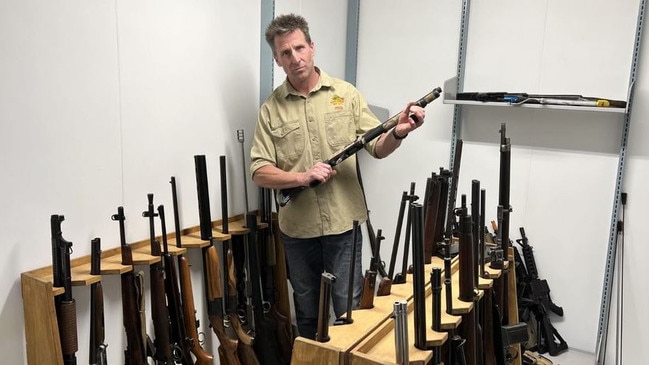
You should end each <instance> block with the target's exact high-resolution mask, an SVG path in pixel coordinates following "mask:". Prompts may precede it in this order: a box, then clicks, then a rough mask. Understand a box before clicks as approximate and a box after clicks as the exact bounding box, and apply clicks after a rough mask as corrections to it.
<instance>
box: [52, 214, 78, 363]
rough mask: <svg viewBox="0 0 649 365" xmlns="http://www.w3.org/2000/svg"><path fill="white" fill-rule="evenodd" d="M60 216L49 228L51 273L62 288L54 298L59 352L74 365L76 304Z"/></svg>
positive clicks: (68, 244) (53, 219)
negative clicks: (59, 342) (59, 293)
mask: <svg viewBox="0 0 649 365" xmlns="http://www.w3.org/2000/svg"><path fill="white" fill-rule="evenodd" d="M63 220H65V217H63V216H62V215H57V214H55V215H52V216H51V219H50V228H51V231H52V272H53V275H54V286H55V287H59V288H63V289H65V291H64V292H63V294H61V295H57V296H56V297H54V305H55V308H56V318H57V321H58V323H59V336H60V339H61V352H62V354H63V363H64V364H65V365H76V363H77V357H76V355H75V353H76V352H77V350H78V349H79V346H78V342H77V304H76V302H75V300H74V298H73V297H72V274H71V272H70V254H71V252H72V242H70V241H67V240H65V239H64V238H63V234H62V232H61V222H63Z"/></svg>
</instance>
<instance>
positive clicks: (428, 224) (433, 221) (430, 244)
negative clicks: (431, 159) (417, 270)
mask: <svg viewBox="0 0 649 365" xmlns="http://www.w3.org/2000/svg"><path fill="white" fill-rule="evenodd" d="M426 186H427V189H426V190H427V191H428V194H426V196H425V198H424V209H425V212H426V213H425V216H424V220H425V223H424V263H425V264H430V263H431V260H432V257H433V255H434V254H435V251H436V246H437V245H436V243H437V242H436V241H435V231H436V225H437V223H438V222H439V219H438V215H439V213H440V202H441V197H442V196H441V192H442V189H441V184H440V180H439V179H438V178H437V174H435V173H433V176H432V177H430V178H428V180H427V184H426Z"/></svg>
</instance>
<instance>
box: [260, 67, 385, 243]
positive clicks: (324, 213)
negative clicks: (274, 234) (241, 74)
mask: <svg viewBox="0 0 649 365" xmlns="http://www.w3.org/2000/svg"><path fill="white" fill-rule="evenodd" d="M318 72H319V73H320V81H319V82H318V84H317V85H316V87H315V88H314V89H313V91H311V93H310V94H309V95H308V96H307V97H305V96H303V95H300V93H298V92H297V91H296V90H295V89H294V88H293V87H292V86H291V84H290V83H289V82H288V81H284V83H283V84H282V85H281V86H279V87H277V88H276V89H275V90H274V91H273V93H272V94H271V95H270V96H269V97H268V99H267V100H266V101H265V102H264V103H263V105H262V106H261V108H260V111H259V120H258V122H257V128H256V130H255V136H254V140H253V144H252V150H251V153H250V158H251V160H252V161H251V164H250V173H251V174H252V175H254V173H255V171H257V169H259V168H260V167H262V166H266V165H272V166H275V167H278V168H279V169H281V170H284V171H299V172H301V171H306V170H308V169H309V168H310V167H311V166H313V165H314V164H315V163H316V162H318V161H325V160H327V159H328V158H329V157H330V156H332V155H334V154H335V153H336V152H338V151H339V150H341V149H342V148H344V147H345V146H347V145H348V144H350V143H351V142H353V141H354V140H356V138H357V137H358V136H360V135H363V134H364V133H365V132H367V131H368V130H370V129H372V128H374V127H376V126H377V125H379V124H380V122H379V120H378V119H377V118H376V116H375V115H374V114H373V113H372V112H371V111H370V109H369V107H368V106H367V102H366V101H365V99H364V98H363V96H362V95H361V94H360V92H359V91H358V90H357V89H356V88H355V87H354V86H353V85H351V84H350V83H348V82H346V81H343V80H340V79H336V78H333V77H330V76H329V75H327V74H326V73H325V72H323V71H320V70H318ZM377 140H378V138H377V139H374V140H373V141H370V142H369V143H367V144H366V145H365V149H366V150H367V151H368V152H369V153H370V154H371V155H372V156H374V157H376V156H375V154H374V146H375V144H376V141H377ZM335 169H336V170H337V172H338V173H337V174H336V176H334V177H333V178H332V179H331V180H329V181H328V182H327V183H324V184H321V185H318V186H316V187H314V188H307V189H305V190H303V191H302V192H300V193H299V194H298V195H297V196H296V197H294V198H293V199H291V201H290V202H289V203H288V204H287V205H286V206H285V207H282V208H280V211H279V226H280V229H281V231H282V232H283V233H285V234H287V235H288V236H291V237H295V238H311V237H318V236H322V235H330V234H339V233H343V232H346V231H348V230H350V229H351V228H352V226H353V221H354V220H357V221H359V222H364V221H365V220H366V219H367V209H366V207H365V201H364V198H363V192H362V190H361V187H360V185H359V182H358V176H357V174H356V156H352V157H350V158H348V159H346V160H345V161H344V162H342V163H340V164H339V165H337V166H336V167H335Z"/></svg>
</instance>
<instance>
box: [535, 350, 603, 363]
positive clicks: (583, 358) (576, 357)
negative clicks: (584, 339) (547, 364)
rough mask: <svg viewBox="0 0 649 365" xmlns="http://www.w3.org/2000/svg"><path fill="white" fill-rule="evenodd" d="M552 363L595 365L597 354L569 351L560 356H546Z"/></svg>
mask: <svg viewBox="0 0 649 365" xmlns="http://www.w3.org/2000/svg"><path fill="white" fill-rule="evenodd" d="M543 356H545V357H547V358H548V359H550V361H552V363H553V365H593V364H595V354H594V353H591V352H584V351H581V350H576V349H568V351H565V352H563V353H561V354H559V355H558V356H549V355H548V354H544V355H543Z"/></svg>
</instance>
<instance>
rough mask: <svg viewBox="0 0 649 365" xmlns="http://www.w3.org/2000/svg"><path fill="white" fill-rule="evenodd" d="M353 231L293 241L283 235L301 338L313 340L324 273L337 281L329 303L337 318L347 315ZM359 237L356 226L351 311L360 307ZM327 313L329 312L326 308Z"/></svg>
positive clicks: (360, 235)
mask: <svg viewBox="0 0 649 365" xmlns="http://www.w3.org/2000/svg"><path fill="white" fill-rule="evenodd" d="M352 233H353V230H350V231H347V232H345V233H341V234H337V235H330V236H321V237H315V238H306V239H304V238H292V237H288V236H286V235H285V234H283V233H282V243H283V244H284V250H285V253H286V263H287V265H288V271H289V279H290V282H291V286H292V287H293V302H294V304H295V317H296V320H297V329H298V332H299V334H300V336H302V337H306V338H310V339H315V334H316V331H317V328H318V307H319V301H320V280H321V276H322V273H323V272H324V271H326V272H328V273H331V274H333V275H334V276H335V277H336V280H335V281H334V282H333V284H332V288H331V297H332V298H331V302H332V303H333V307H334V314H335V316H336V318H338V317H340V316H341V315H343V314H344V313H345V312H347V294H348V290H349V271H350V261H351V254H352V237H353V234H352ZM362 242H363V238H362V234H361V229H360V226H359V229H358V238H357V241H356V260H355V261H356V262H355V265H354V277H355V278H356V279H355V280H354V299H353V301H352V307H353V308H357V307H358V305H359V304H360V299H361V293H362V291H363V288H362V275H363V274H362V272H361V270H362V262H363V261H362V257H361V252H362ZM326 310H329V309H328V308H327V309H326Z"/></svg>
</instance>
